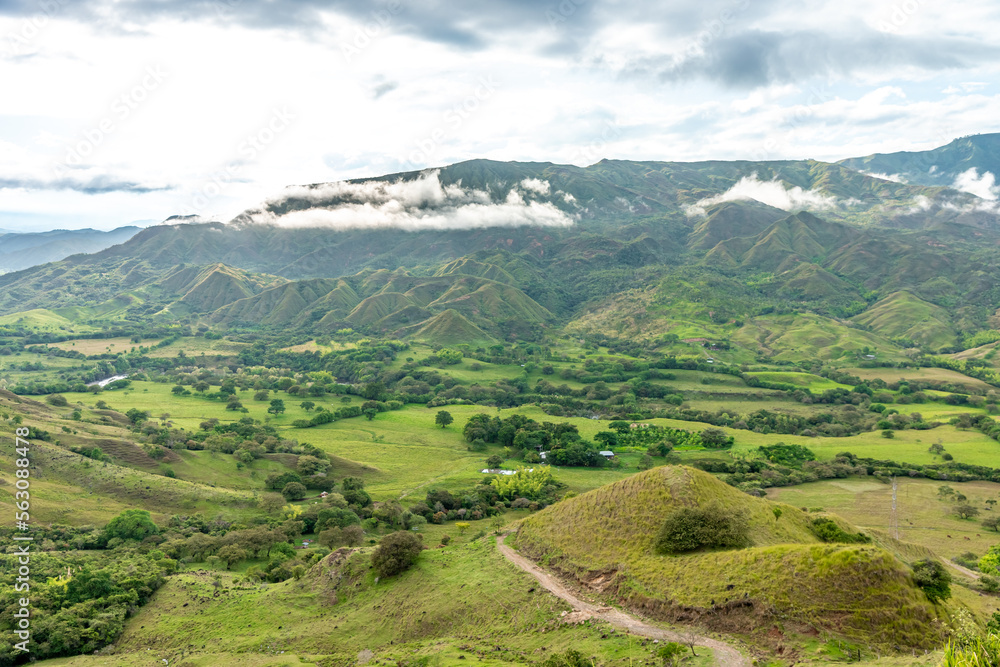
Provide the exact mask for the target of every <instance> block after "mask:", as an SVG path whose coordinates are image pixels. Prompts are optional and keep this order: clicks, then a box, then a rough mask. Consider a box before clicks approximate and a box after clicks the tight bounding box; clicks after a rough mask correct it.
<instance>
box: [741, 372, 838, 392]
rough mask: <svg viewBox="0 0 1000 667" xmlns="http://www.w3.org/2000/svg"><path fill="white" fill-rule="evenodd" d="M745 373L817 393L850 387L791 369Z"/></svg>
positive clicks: (766, 380)
mask: <svg viewBox="0 0 1000 667" xmlns="http://www.w3.org/2000/svg"><path fill="white" fill-rule="evenodd" d="M747 375H752V376H754V377H757V378H759V379H760V380H763V381H765V382H781V383H784V384H793V385H795V386H796V387H802V388H805V389H809V390H810V391H813V392H819V393H821V392H824V391H827V390H828V389H847V390H848V391H850V389H851V388H852V387H851V386H850V385H847V384H841V383H839V382H834V381H833V380H828V379H827V378H825V377H820V376H819V375H813V374H812V373H798V372H792V371H765V372H754V373H747Z"/></svg>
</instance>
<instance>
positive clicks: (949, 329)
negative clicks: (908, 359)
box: [853, 290, 958, 350]
mask: <svg viewBox="0 0 1000 667" xmlns="http://www.w3.org/2000/svg"><path fill="white" fill-rule="evenodd" d="M853 319H854V321H855V322H858V323H860V324H864V325H865V326H867V327H870V328H871V329H872V331H875V332H876V333H878V334H881V335H883V336H885V337H887V338H903V339H909V340H911V341H913V342H915V343H917V344H918V345H920V346H923V347H926V348H927V349H931V350H939V349H941V348H945V347H947V348H950V347H953V346H954V345H955V344H956V343H957V342H958V341H957V338H958V337H957V335H956V331H955V328H954V325H953V324H952V319H951V315H949V313H948V311H947V310H945V309H944V308H941V307H940V306H936V305H934V304H933V303H928V302H927V301H924V300H923V299H920V298H919V297H917V296H915V295H913V294H911V293H910V292H907V291H905V290H902V291H899V292H894V293H892V294H890V295H889V296H887V297H885V298H884V299H882V300H881V301H879V302H878V303H876V304H874V305H873V306H872V307H871V308H869V309H868V310H866V311H865V312H864V313H862V314H860V315H858V316H856V317H854V318H853Z"/></svg>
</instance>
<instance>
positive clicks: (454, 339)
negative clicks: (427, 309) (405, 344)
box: [403, 310, 494, 345]
mask: <svg viewBox="0 0 1000 667" xmlns="http://www.w3.org/2000/svg"><path fill="white" fill-rule="evenodd" d="M403 331H404V332H405V335H408V336H411V337H412V338H413V339H414V340H420V341H426V342H429V343H440V344H442V345H451V344H454V343H488V342H492V341H493V340H494V339H493V338H492V337H491V336H489V335H488V334H487V333H486V332H484V331H483V330H482V329H480V328H479V327H477V326H476V325H475V324H473V323H472V322H470V321H469V320H467V319H465V318H464V317H462V314H461V313H459V312H458V311H457V310H446V311H444V312H443V313H439V314H438V315H435V316H434V317H432V318H431V319H429V320H427V321H426V322H423V323H421V324H418V325H415V326H412V327H410V328H408V329H404V330H403Z"/></svg>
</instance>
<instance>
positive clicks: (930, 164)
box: [838, 134, 1000, 187]
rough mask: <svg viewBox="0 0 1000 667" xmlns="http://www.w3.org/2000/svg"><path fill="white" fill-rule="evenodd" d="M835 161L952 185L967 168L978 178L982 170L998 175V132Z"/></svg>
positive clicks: (926, 182)
mask: <svg viewBox="0 0 1000 667" xmlns="http://www.w3.org/2000/svg"><path fill="white" fill-rule="evenodd" d="M838 164H842V165H844V166H846V167H849V168H851V169H854V170H857V171H862V172H868V173H877V174H881V175H884V176H887V177H894V178H899V179H902V180H904V181H905V182H907V183H915V184H919V185H944V186H948V187H952V186H954V185H955V181H956V179H958V178H959V177H960V176H962V175H963V174H968V171H969V169H975V170H976V174H977V175H978V176H979V177H982V176H983V175H984V174H986V173H990V174H993V175H994V176H995V177H997V176H1000V134H975V135H972V136H968V137H962V138H960V139H955V140H954V141H952V142H951V143H949V144H947V145H945V146H941V147H939V148H935V149H933V150H928V151H900V152H897V153H875V154H874V155H867V156H864V157H855V158H848V159H846V160H841V161H840V162H839V163H838ZM970 175H971V174H970Z"/></svg>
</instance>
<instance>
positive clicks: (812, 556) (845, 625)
mask: <svg viewBox="0 0 1000 667" xmlns="http://www.w3.org/2000/svg"><path fill="white" fill-rule="evenodd" d="M711 502H715V503H718V504H719V506H721V507H722V508H724V510H725V511H728V512H742V513H744V514H745V516H746V517H747V518H748V520H749V523H750V526H751V530H750V536H751V540H752V546H750V547H747V548H742V549H729V550H709V551H695V552H691V553H687V554H683V555H676V556H666V555H660V554H657V553H655V551H654V548H653V547H654V540H655V538H656V535H657V532H658V530H659V528H660V524H661V523H662V521H663V519H664V516H665V515H666V514H667V513H668V512H669V511H670V510H672V509H674V508H678V507H695V506H702V505H706V504H708V503H711ZM776 509H780V510H781V512H780V513H778V512H775V511H774V510H776ZM813 518H814V517H813V516H810V515H808V514H807V513H805V512H802V511H801V510H799V509H796V508H793V507H790V506H787V505H782V506H778V505H775V504H773V503H770V502H769V501H766V500H761V499H757V498H752V497H749V496H747V495H746V494H744V493H742V492H740V491H738V490H736V489H733V488H731V487H728V486H727V485H726V484H724V483H723V482H721V481H719V480H718V479H716V478H714V477H712V476H711V475H709V474H707V473H704V472H701V471H697V470H694V469H691V468H684V467H671V466H664V467H659V468H653V469H651V470H648V471H646V472H643V473H639V474H637V475H634V476H632V477H630V478H628V479H625V480H622V481H620V482H615V483H613V484H610V485H608V486H604V487H601V488H599V489H596V490H594V491H590V492H588V493H585V494H582V495H580V496H578V497H575V498H571V499H569V500H566V501H564V502H561V503H558V504H556V505H554V506H552V507H550V508H547V509H546V510H544V511H542V512H539V513H538V514H536V515H533V516H530V517H528V518H526V519H525V520H524V521H522V523H521V526H520V528H519V530H518V532H517V535H516V544H517V546H518V548H519V549H520V550H521V551H522V552H524V553H526V554H528V555H530V556H532V557H533V558H536V559H543V560H545V561H546V562H547V563H548V566H549V567H556V568H557V569H559V570H561V571H562V572H564V573H566V574H569V575H572V576H573V577H575V578H576V579H578V580H579V581H580V582H581V583H582V584H584V585H588V586H590V587H591V588H596V589H598V590H601V591H605V592H608V593H611V594H612V595H613V596H614V597H616V598H617V599H618V600H620V601H621V602H623V603H624V604H626V605H627V606H629V607H631V608H635V609H638V610H641V611H643V612H645V613H647V614H649V615H652V616H654V617H656V618H660V619H664V620H673V621H677V620H687V621H692V620H697V622H698V623H699V624H702V625H704V626H707V627H713V628H716V629H725V630H728V631H730V632H743V633H746V634H753V633H754V631H755V630H756V632H757V634H761V635H762V634H765V633H766V632H767V628H769V627H770V624H771V622H772V620H774V619H778V618H781V619H783V621H782V622H783V623H784V627H785V630H786V632H787V631H791V630H792V629H793V628H795V630H797V631H798V632H810V631H812V632H815V631H816V630H820V631H834V632H837V633H838V634H844V635H847V636H849V637H853V638H855V639H862V640H864V641H870V642H874V643H879V644H885V645H897V646H910V647H914V648H920V647H927V646H930V645H933V644H934V643H935V642H937V641H940V630H939V629H938V628H937V626H936V623H935V620H934V619H935V618H936V612H935V609H934V607H933V605H931V604H930V603H929V602H928V601H927V599H926V597H925V596H924V594H923V593H922V592H921V591H920V589H918V588H917V587H916V586H915V585H914V584H913V581H912V578H911V576H910V574H909V571H908V568H906V566H905V565H904V564H903V563H901V562H900V561H898V560H897V559H896V558H895V557H894V556H893V555H891V554H890V553H888V552H886V551H883V550H882V549H880V548H877V547H873V546H868V545H860V546H859V545H847V544H833V543H822V542H820V541H819V540H818V539H817V538H816V536H815V534H814V533H813V532H812V531H811V530H810V529H809V526H810V522H811V520H812V519H813ZM834 520H835V521H837V522H838V523H841V521H840V520H839V519H836V518H834ZM844 527H845V528H846V529H848V530H852V529H851V528H850V527H847V526H846V524H845V525H844Z"/></svg>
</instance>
